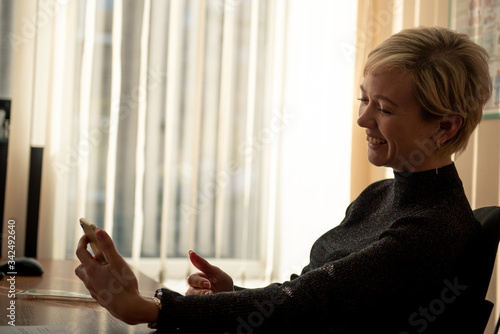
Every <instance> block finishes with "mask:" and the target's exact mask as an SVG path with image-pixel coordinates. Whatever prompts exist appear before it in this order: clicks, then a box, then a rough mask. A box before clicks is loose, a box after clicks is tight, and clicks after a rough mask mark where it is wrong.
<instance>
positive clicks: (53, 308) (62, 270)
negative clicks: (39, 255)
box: [0, 260, 161, 334]
mask: <svg viewBox="0 0 500 334" xmlns="http://www.w3.org/2000/svg"><path fill="white" fill-rule="evenodd" d="M40 263H41V264H42V265H43V267H44V269H45V273H44V274H43V275H42V276H38V277H27V276H24V277H23V276H16V282H15V288H16V291H20V290H26V289H53V290H66V291H72V292H85V293H88V291H87V290H86V288H85V286H84V285H83V283H82V282H81V281H80V279H78V277H76V275H75V273H74V271H75V268H76V267H77V266H78V263H77V262H75V261H71V260H40ZM136 275H137V279H138V281H139V288H140V291H141V293H142V294H143V295H145V296H151V297H152V296H153V295H154V292H155V291H156V289H158V288H160V287H161V285H160V284H159V283H158V282H156V281H154V280H153V279H151V278H149V277H147V276H145V275H144V274H141V273H137V272H136ZM9 277H10V276H8V275H7V276H5V277H4V279H3V280H1V281H0V326H6V325H8V322H9V321H10V320H9V318H8V317H7V315H8V312H9V311H8V310H7V307H9V303H10V298H9V297H8V294H9V293H8V292H9V285H10V284H9V282H8V281H7V278H9ZM15 307H16V310H15V315H16V322H15V324H16V326H41V325H56V324H65V325H66V326H68V328H69V329H70V330H71V332H72V333H74V334H79V333H82V334H86V333H89V334H96V333H117V334H123V333H154V332H155V331H154V330H152V329H149V328H148V327H147V325H146V324H141V325H137V326H130V325H127V324H125V323H124V322H122V321H120V320H118V319H116V318H114V317H113V316H112V315H111V314H110V313H109V312H108V311H106V310H105V309H104V308H102V307H101V306H100V305H99V304H97V303H96V302H77V301H68V300H61V301H58V300H45V299H25V298H16V303H15Z"/></svg>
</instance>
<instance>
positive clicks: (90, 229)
mask: <svg viewBox="0 0 500 334" xmlns="http://www.w3.org/2000/svg"><path fill="white" fill-rule="evenodd" d="M80 226H81V227H82V228H83V232H84V233H85V235H86V236H87V239H89V241H90V247H91V248H92V251H93V252H94V257H95V259H96V260H97V261H99V262H100V263H102V264H106V263H108V259H107V258H106V255H104V253H103V252H102V250H101V248H100V247H99V243H98V242H97V238H96V236H95V230H96V228H97V226H95V224H93V223H91V222H89V221H88V220H87V219H85V218H80Z"/></svg>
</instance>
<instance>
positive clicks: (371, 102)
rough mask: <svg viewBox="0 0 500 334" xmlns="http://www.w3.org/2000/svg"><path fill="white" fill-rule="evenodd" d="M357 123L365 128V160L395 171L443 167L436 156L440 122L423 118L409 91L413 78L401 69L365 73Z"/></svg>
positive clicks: (446, 159) (447, 160) (443, 161)
mask: <svg viewBox="0 0 500 334" xmlns="http://www.w3.org/2000/svg"><path fill="white" fill-rule="evenodd" d="M360 101H361V104H360V106H359V118H358V125H359V126H361V127H363V128H365V129H366V136H367V141H368V160H369V161H370V163H372V164H373V165H375V166H385V167H391V168H393V169H394V170H395V171H397V172H405V171H410V172H417V171H424V170H429V169H433V168H436V167H442V166H444V165H446V164H448V163H451V157H441V158H438V155H437V154H436V151H435V147H436V141H439V140H441V139H440V137H439V136H440V135H441V134H440V132H441V130H440V121H439V120H436V121H432V122H429V121H425V120H424V119H423V118H422V111H421V107H420V105H419V103H418V102H417V100H416V99H415V97H414V95H413V93H412V77H411V75H410V74H409V73H403V72H401V71H381V72H378V73H372V74H367V75H366V76H365V78H364V80H363V83H362V84H361V98H360Z"/></svg>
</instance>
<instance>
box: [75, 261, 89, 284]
mask: <svg viewBox="0 0 500 334" xmlns="http://www.w3.org/2000/svg"><path fill="white" fill-rule="evenodd" d="M75 274H76V276H77V277H78V278H79V279H80V280H82V281H83V282H86V281H87V272H86V271H85V267H84V266H83V264H80V265H79V266H78V267H76V269H75Z"/></svg>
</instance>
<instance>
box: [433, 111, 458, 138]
mask: <svg viewBox="0 0 500 334" xmlns="http://www.w3.org/2000/svg"><path fill="white" fill-rule="evenodd" d="M462 122H463V118H462V117H461V116H458V115H452V116H445V117H444V118H443V119H442V120H441V121H440V122H439V129H438V131H437V132H436V134H435V138H434V139H435V141H440V144H444V143H445V142H446V141H447V140H448V139H450V138H452V137H453V136H454V135H455V134H456V133H457V131H458V129H460V127H461V126H462Z"/></svg>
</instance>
